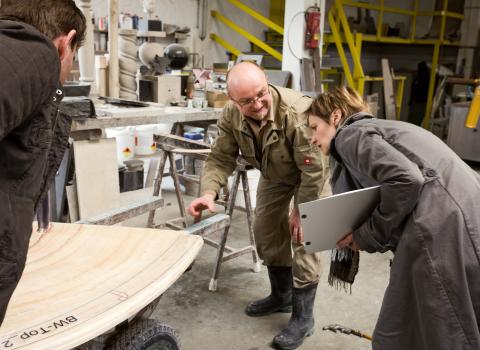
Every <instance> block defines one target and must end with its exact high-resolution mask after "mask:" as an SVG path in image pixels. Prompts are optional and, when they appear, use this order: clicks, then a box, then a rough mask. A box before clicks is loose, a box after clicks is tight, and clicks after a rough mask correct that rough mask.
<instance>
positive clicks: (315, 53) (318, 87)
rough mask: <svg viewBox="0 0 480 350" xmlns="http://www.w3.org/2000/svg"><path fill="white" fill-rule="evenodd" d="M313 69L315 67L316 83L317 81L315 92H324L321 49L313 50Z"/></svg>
mask: <svg viewBox="0 0 480 350" xmlns="http://www.w3.org/2000/svg"><path fill="white" fill-rule="evenodd" d="M313 69H314V83H315V92H317V93H320V92H322V79H321V70H322V67H321V65H320V50H313Z"/></svg>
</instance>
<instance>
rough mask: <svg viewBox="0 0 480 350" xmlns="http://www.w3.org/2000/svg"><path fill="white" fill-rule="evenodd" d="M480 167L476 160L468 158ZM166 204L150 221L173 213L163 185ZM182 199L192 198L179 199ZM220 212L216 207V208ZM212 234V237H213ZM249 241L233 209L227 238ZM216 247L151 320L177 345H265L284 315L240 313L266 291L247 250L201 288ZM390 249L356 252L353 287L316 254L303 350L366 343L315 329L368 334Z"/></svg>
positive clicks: (239, 243)
mask: <svg viewBox="0 0 480 350" xmlns="http://www.w3.org/2000/svg"><path fill="white" fill-rule="evenodd" d="M470 165H471V166H472V168H474V169H475V170H476V171H477V172H479V173H480V163H470ZM163 195H164V198H165V207H164V208H162V209H161V210H158V211H157V214H156V222H157V223H161V222H163V221H164V220H166V219H169V218H174V217H177V216H178V215H179V212H178V206H177V202H176V198H175V195H174V192H173V191H172V189H171V188H170V190H169V189H168V187H167V189H166V190H164V191H163ZM185 200H186V203H189V201H190V200H192V198H191V197H185ZM217 209H218V211H219V212H221V211H222V209H223V208H222V207H217ZM145 223H146V216H143V217H138V218H135V219H133V220H130V221H127V222H125V223H124V225H131V226H143V225H144V224H145ZM212 238H215V236H214V235H212ZM247 242H248V232H247V229H246V216H245V214H244V213H243V212H241V211H236V212H235V215H234V219H233V223H232V227H231V229H230V235H229V239H228V241H227V244H228V245H230V246H233V247H237V248H239V247H243V246H245V245H246V244H247ZM215 257H216V249H214V248H212V247H210V246H207V245H204V247H203V248H202V250H201V251H200V253H199V255H198V257H197V259H196V262H195V265H194V266H193V268H192V269H191V270H190V271H189V272H187V273H185V274H184V275H183V276H182V277H181V278H180V279H179V280H178V281H177V282H176V283H175V284H174V285H173V286H172V287H171V288H170V289H169V290H168V291H167V292H166V293H165V294H164V295H163V297H162V299H161V301H160V303H159V305H158V307H157V309H156V311H155V312H154V314H153V315H152V317H153V318H156V319H159V320H161V321H163V322H166V323H168V324H170V325H171V326H172V327H174V328H175V329H176V331H177V333H178V334H179V336H180V339H181V342H182V348H183V349H184V350H203V349H212V350H217V349H222V350H223V349H231V350H237V349H238V350H263V349H270V348H271V347H270V342H271V340H272V338H273V337H274V336H275V334H277V333H278V332H280V331H281V329H282V328H284V327H285V326H286V324H287V322H288V319H289V314H279V313H277V314H274V315H269V316H264V317H258V318H252V317H248V316H246V315H245V313H244V311H243V310H244V308H245V306H246V305H247V303H248V302H249V301H251V300H254V299H258V298H261V297H264V296H266V295H267V294H268V292H269V282H268V276H267V271H266V268H265V267H262V271H261V272H259V273H255V272H253V270H252V268H253V263H252V257H251V254H248V255H243V256H241V257H239V258H236V259H233V260H231V261H228V262H226V263H224V264H222V269H221V274H220V278H219V280H218V289H217V291H216V292H210V291H209V290H208V284H209V281H210V277H211V274H212V272H213V267H214V261H215ZM392 257H393V255H392V254H391V253H385V254H368V253H362V254H361V257H360V269H359V273H358V275H357V277H356V281H355V283H354V285H353V288H352V293H351V294H350V293H347V292H345V291H344V290H336V289H334V288H332V287H330V286H329V285H328V283H327V277H328V269H329V264H328V258H329V256H328V254H327V253H325V254H324V255H323V259H322V263H323V274H322V278H321V282H320V284H319V287H318V290H317V298H316V302H315V311H314V313H315V323H316V330H315V334H314V335H313V336H311V337H309V338H307V339H306V340H305V342H304V344H303V345H302V347H301V349H304V350H313V349H315V350H318V349H322V350H334V349H335V350H338V349H342V350H363V349H371V346H370V342H369V341H368V340H366V339H361V338H358V337H355V336H352V335H344V334H335V333H332V332H327V331H322V327H323V326H325V325H328V324H332V323H338V324H341V325H344V326H347V327H350V328H355V329H358V330H361V331H363V332H365V333H367V334H371V333H372V331H373V329H374V327H375V323H376V319H377V316H378V313H379V310H380V306H381V303H382V298H383V293H384V291H385V287H386V286H387V284H388V275H389V260H390V259H391V258H392Z"/></svg>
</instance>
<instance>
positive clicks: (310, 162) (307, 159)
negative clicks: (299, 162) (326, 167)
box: [303, 158, 312, 165]
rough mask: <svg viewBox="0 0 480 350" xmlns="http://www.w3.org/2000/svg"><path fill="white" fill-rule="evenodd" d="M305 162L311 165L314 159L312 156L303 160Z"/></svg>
mask: <svg viewBox="0 0 480 350" xmlns="http://www.w3.org/2000/svg"><path fill="white" fill-rule="evenodd" d="M303 164H305V165H311V164H312V160H311V159H310V158H305V160H304V161H303Z"/></svg>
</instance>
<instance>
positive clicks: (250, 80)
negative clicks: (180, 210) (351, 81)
mask: <svg viewBox="0 0 480 350" xmlns="http://www.w3.org/2000/svg"><path fill="white" fill-rule="evenodd" d="M227 90H228V95H229V97H230V102H229V103H228V104H227V105H226V106H225V108H224V110H223V115H222V117H221V118H220V119H219V121H218V129H219V134H218V137H217V139H216V141H215V144H214V145H213V147H212V151H211V153H210V155H209V157H208V159H207V161H206V164H205V168H204V171H203V176H202V182H201V188H202V191H203V192H202V193H203V195H202V197H200V198H197V199H195V200H194V201H193V202H192V203H191V204H190V206H189V208H188V211H189V213H190V214H191V215H193V216H198V215H200V213H201V211H202V210H204V209H209V210H210V211H212V212H213V211H214V200H215V198H216V197H217V195H218V192H219V190H220V188H221V187H222V186H225V185H226V183H227V179H228V177H229V176H230V175H231V174H232V173H233V171H234V170H235V167H236V160H237V157H238V155H239V152H240V153H241V154H242V156H243V157H244V158H245V159H246V160H247V161H248V162H249V163H250V164H251V165H252V166H254V167H255V168H257V169H259V170H260V171H261V173H262V176H261V178H260V181H259V184H258V188H257V200H256V209H255V221H254V232H255V239H256V245H257V251H258V254H259V256H260V258H262V259H263V261H264V264H265V265H266V266H267V268H268V276H269V279H270V285H271V293H270V295H269V296H267V297H266V298H263V299H260V300H256V301H253V302H251V303H250V304H248V305H247V307H246V309H245V312H246V314H247V315H249V316H264V315H269V314H272V313H274V312H292V316H291V318H290V321H289V323H288V326H287V327H286V328H285V329H284V330H282V331H281V332H280V333H279V334H278V335H276V336H275V337H274V339H273V345H274V346H276V347H277V348H280V349H295V348H297V347H299V346H300V345H301V344H302V343H303V340H304V338H305V337H307V336H309V335H311V334H312V333H313V330H314V321H313V305H314V300H315V293H316V290H317V284H318V280H319V274H320V258H319V255H318V254H307V253H306V252H305V250H304V247H303V232H302V228H301V225H300V218H299V213H298V207H297V205H298V203H303V202H307V201H311V200H315V199H318V198H319V197H320V196H322V195H328V194H329V193H330V187H329V181H328V177H329V170H328V165H327V163H328V162H327V161H326V159H325V158H323V156H322V154H321V152H319V151H318V149H316V148H315V147H313V146H312V145H311V144H310V137H311V131H310V130H309V128H308V123H307V118H308V115H307V114H306V112H307V111H308V110H309V108H310V105H311V103H312V99H311V98H309V97H307V96H304V95H303V94H301V93H299V92H296V91H293V90H291V89H286V88H281V87H277V86H274V85H270V84H268V80H267V77H266V76H265V73H264V72H263V70H262V69H261V68H260V67H259V66H257V65H256V64H255V63H252V62H242V63H239V64H237V65H235V66H234V67H233V68H232V69H231V70H230V71H229V73H228V75H227ZM292 198H293V199H294V206H293V209H292V210H290V207H291V206H290V203H291V200H292Z"/></svg>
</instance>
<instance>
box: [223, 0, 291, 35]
mask: <svg viewBox="0 0 480 350" xmlns="http://www.w3.org/2000/svg"><path fill="white" fill-rule="evenodd" d="M228 2H229V3H231V4H232V5H234V6H236V7H238V8H239V9H240V10H242V11H243V12H245V13H247V14H248V15H250V16H252V17H253V18H255V19H256V20H257V21H259V22H261V23H263V24H265V25H266V26H267V27H268V28H270V29H273V30H274V31H276V32H277V33H279V34H282V35H283V27H282V26H279V25H278V24H277V23H275V22H273V21H271V20H270V19H268V18H267V17H265V16H262V15H261V14H260V13H258V12H257V11H255V10H253V9H251V8H250V7H248V6H247V5H245V4H242V3H241V2H240V1H238V0H228Z"/></svg>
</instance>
